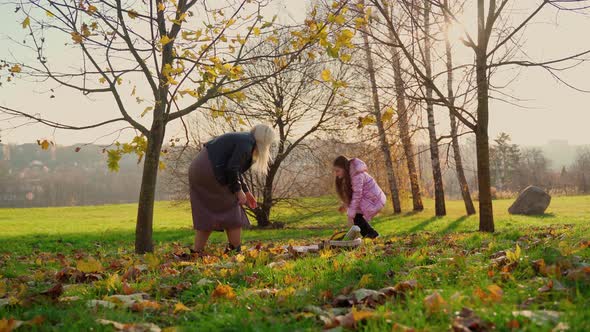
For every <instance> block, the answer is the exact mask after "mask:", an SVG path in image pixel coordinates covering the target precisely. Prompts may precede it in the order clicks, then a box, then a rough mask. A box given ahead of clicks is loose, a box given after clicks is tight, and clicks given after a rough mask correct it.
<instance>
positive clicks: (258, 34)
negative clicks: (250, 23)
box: [252, 27, 260, 36]
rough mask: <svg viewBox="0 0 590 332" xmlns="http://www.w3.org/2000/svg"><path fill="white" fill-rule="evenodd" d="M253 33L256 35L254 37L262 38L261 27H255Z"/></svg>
mask: <svg viewBox="0 0 590 332" xmlns="http://www.w3.org/2000/svg"><path fill="white" fill-rule="evenodd" d="M252 33H254V36H260V28H259V27H254V28H253V29H252Z"/></svg>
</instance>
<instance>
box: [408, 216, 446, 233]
mask: <svg viewBox="0 0 590 332" xmlns="http://www.w3.org/2000/svg"><path fill="white" fill-rule="evenodd" d="M441 218H442V217H437V216H434V217H430V218H428V219H426V220H424V221H422V222H421V223H419V224H417V225H415V226H414V227H412V228H410V229H409V230H408V233H414V232H417V231H423V230H424V228H425V227H426V226H428V225H429V224H431V223H432V222H434V221H435V220H439V219H441Z"/></svg>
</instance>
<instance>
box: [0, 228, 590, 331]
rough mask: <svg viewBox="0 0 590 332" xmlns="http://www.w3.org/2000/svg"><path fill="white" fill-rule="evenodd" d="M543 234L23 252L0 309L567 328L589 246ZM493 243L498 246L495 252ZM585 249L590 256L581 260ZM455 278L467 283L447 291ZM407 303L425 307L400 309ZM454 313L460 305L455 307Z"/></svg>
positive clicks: (137, 325)
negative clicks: (238, 249)
mask: <svg viewBox="0 0 590 332" xmlns="http://www.w3.org/2000/svg"><path fill="white" fill-rule="evenodd" d="M538 233H539V234H541V235H539V236H540V238H537V237H535V233H534V232H532V233H530V234H527V237H526V238H522V237H521V238H519V239H518V241H517V243H514V242H512V241H509V240H506V239H497V240H493V239H492V240H488V239H486V240H485V241H482V242H481V244H475V245H474V244H472V243H469V242H468V241H470V239H471V238H470V236H467V235H466V234H445V235H438V234H436V233H429V232H424V233H417V234H410V235H407V236H396V237H392V238H391V239H380V240H378V241H376V242H374V243H365V245H364V246H363V247H361V248H358V249H356V250H352V251H340V250H334V249H323V250H319V251H318V252H313V251H311V252H305V253H301V252H298V251H294V250H290V249H289V247H291V248H292V247H293V245H294V244H293V243H289V245H281V244H279V243H270V242H269V243H257V244H255V245H254V246H252V247H251V248H246V250H244V252H243V253H242V254H239V255H234V256H228V255H224V254H222V253H221V248H219V249H218V250H217V255H216V256H213V255H212V256H206V257H203V258H197V257H195V256H194V255H192V254H191V253H190V251H188V250H186V248H184V247H183V246H181V245H179V244H176V243H173V244H170V245H164V246H161V247H159V248H158V250H157V251H156V252H155V253H154V254H150V255H145V256H143V257H142V256H136V255H133V254H127V253H125V251H124V250H118V251H117V252H111V251H106V252H104V250H103V251H101V252H96V253H92V254H90V253H83V252H77V251H74V252H72V253H71V254H66V255H63V254H52V253H39V254H38V255H37V256H42V257H43V260H44V261H48V262H49V261H51V262H52V264H53V265H52V267H51V268H49V269H45V270H42V269H41V267H42V264H39V263H40V262H39V260H38V257H31V258H23V257H19V258H18V260H19V262H20V263H22V264H25V265H26V266H27V271H28V273H27V274H22V275H18V276H14V277H0V307H2V309H1V310H3V311H4V312H7V313H10V312H11V311H12V310H13V309H15V308H19V310H18V312H27V311H28V310H31V311H34V312H39V310H41V312H43V309H42V308H43V307H44V306H55V305H57V304H58V303H59V304H60V305H61V306H63V310H64V312H65V313H66V315H67V312H68V307H69V306H75V305H76V303H77V302H79V301H85V302H83V303H86V305H87V306H88V307H91V308H96V307H100V308H105V309H107V310H111V311H114V312H119V311H121V312H124V313H125V315H131V316H126V317H130V318H131V319H130V320H127V322H125V323H123V322H117V321H116V320H109V319H106V317H105V318H101V317H97V319H98V320H97V321H96V323H97V324H104V325H108V326H111V327H112V328H114V329H116V330H120V331H155V330H157V329H162V328H160V326H164V327H165V326H168V327H174V326H175V325H177V321H178V317H191V319H193V318H194V317H199V315H201V314H207V312H212V310H233V309H231V308H236V307H241V308H246V309H247V310H248V311H251V312H253V313H256V312H258V315H262V316H263V317H266V318H267V319H271V316H275V318H274V319H279V320H280V321H283V322H284V323H288V324H297V322H300V321H302V322H306V321H307V322H310V323H313V324H317V325H315V326H316V327H317V328H325V329H338V328H344V329H352V330H354V329H362V328H363V327H364V326H372V325H371V324H386V325H388V326H390V328H391V329H393V330H396V331H410V330H412V329H413V328H412V325H413V324H416V325H418V326H429V325H428V324H431V323H429V322H428V320H426V319H427V318H426V317H429V316H432V317H436V320H434V321H435V322H438V321H440V322H445V321H447V322H449V323H448V324H449V325H448V326H452V329H453V330H455V331H488V330H491V329H493V326H511V324H512V325H516V324H518V325H519V326H520V327H522V326H523V325H526V324H535V325H539V326H549V327H557V325H559V324H561V327H563V326H565V325H566V323H565V322H561V321H559V320H560V319H561V318H562V317H564V316H563V315H561V314H559V313H560V312H561V310H560V309H559V307H556V305H555V304H554V303H556V302H555V301H556V300H558V299H564V300H566V299H567V300H568V301H576V299H577V298H578V297H577V296H579V295H577V294H576V292H574V290H575V289H576V287H579V286H580V285H588V281H589V277H590V268H588V265H587V263H586V261H587V257H588V254H587V252H583V250H590V249H588V246H585V242H581V243H579V242H578V243H575V244H572V245H571V246H565V245H561V247H559V245H558V243H559V242H555V241H562V242H563V241H564V238H563V237H562V235H563V234H564V233H562V232H558V231H547V230H543V229H539V230H538ZM473 236H475V235H472V237H473ZM557 237H560V238H559V239H557ZM490 241H497V242H490ZM536 241H542V242H543V243H545V244H548V245H550V244H552V243H555V245H556V247H559V248H561V249H559V250H563V253H564V254H563V255H562V254H559V255H553V256H551V259H550V260H549V261H545V260H544V258H546V257H547V256H545V257H544V256H543V251H539V249H535V248H537V247H535V246H537V244H535V243H536ZM552 241H554V242H552ZM492 244H494V246H495V247H496V248H497V247H498V246H500V248H502V249H503V250H500V251H495V252H493V251H492V250H491V248H493V247H494V246H492ZM572 248H574V249H572ZM535 250H536V251H535ZM580 253H582V254H584V255H582V256H576V254H580ZM3 260H4V261H10V260H14V257H11V256H10V255H9V256H8V257H6V256H4V257H3ZM490 262H491V263H490ZM41 263H42V262H41ZM52 270H53V272H51V271H52ZM323 276H326V277H327V278H328V279H325V280H324V279H323ZM328 276H330V277H328ZM330 281H334V282H336V283H337V284H336V285H338V287H340V288H339V289H341V291H340V292H338V290H337V289H338V288H334V287H331V286H330V285H331V282H330ZM422 283H425V284H426V285H427V286H423V285H422ZM453 283H460V284H462V285H463V286H461V287H457V288H452V287H450V285H452V284H453ZM322 285H323V286H322ZM336 285H335V286H336ZM322 287H325V288H322ZM373 288H374V289H373ZM518 289H523V290H526V291H527V292H529V293H530V294H533V295H534V296H531V297H530V298H529V299H527V300H525V302H527V301H528V303H529V304H527V306H534V307H531V308H527V307H526V306H524V304H525V302H522V298H521V296H516V295H515V294H517V293H516V290H518ZM584 289H587V288H584ZM535 294H536V295H535ZM514 301H518V302H514ZM519 305H520V306H521V308H520V309H519V310H509V311H506V312H504V313H503V314H502V315H501V316H498V317H494V316H491V314H490V311H489V310H487V309H482V308H486V307H488V306H500V307H501V306H505V307H506V308H510V307H512V308H516V307H518V306H519ZM407 306H411V307H412V308H415V309H413V310H420V311H421V312H422V313H421V314H415V315H410V316H407V317H403V316H400V315H398V314H397V312H398V310H402V311H403V310H404V309H403V308H405V307H407ZM466 306H469V308H472V309H468V308H467V307H466ZM480 306H481V307H480ZM214 308H215V309H214ZM220 308H226V309H220ZM459 308H463V309H461V310H460V311H454V310H459ZM537 308H542V309H541V310H537ZM15 312H17V311H15ZM93 312H95V314H96V315H102V314H101V312H102V311H93ZM150 313H157V314H156V315H152V314H150ZM554 313H558V314H557V315H555V314H554ZM22 317H25V316H22ZM420 317H424V318H420ZM53 319H55V318H53ZM420 319H424V320H423V321H420ZM146 320H147V321H146ZM500 320H504V321H500ZM24 322H27V320H22V321H19V320H16V319H13V320H12V321H9V320H8V319H6V320H5V321H3V324H5V325H6V326H11V327H10V329H16V328H18V326H17V325H22V324H24ZM55 323H57V322H56V321H55V320H54V321H49V322H47V324H55ZM39 324H42V323H39ZM434 324H440V323H434ZM41 326H43V325H41ZM378 326H383V325H378ZM435 326H438V327H440V325H434V326H432V327H435ZM163 329H165V328H163ZM7 330H8V328H7Z"/></svg>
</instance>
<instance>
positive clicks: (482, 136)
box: [475, 0, 494, 232]
mask: <svg viewBox="0 0 590 332" xmlns="http://www.w3.org/2000/svg"><path fill="white" fill-rule="evenodd" d="M487 40H488V37H487V33H486V29H485V9H484V0H478V47H477V51H476V54H475V70H476V77H477V127H476V129H475V147H476V154H477V181H478V185H479V230H480V231H481V232H494V214H493V208H492V193H491V178H490V146H489V137H488V122H489V82H488V77H487Z"/></svg>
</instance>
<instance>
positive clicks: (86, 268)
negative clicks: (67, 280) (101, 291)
mask: <svg viewBox="0 0 590 332" xmlns="http://www.w3.org/2000/svg"><path fill="white" fill-rule="evenodd" d="M76 269H78V270H79V271H81V272H84V273H94V272H101V271H102V270H103V267H102V264H101V263H100V261H99V260H97V259H96V258H94V257H88V259H86V260H79V261H78V262H77V263H76Z"/></svg>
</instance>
